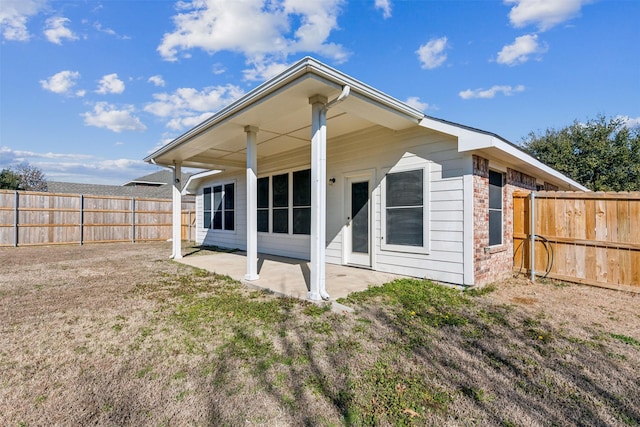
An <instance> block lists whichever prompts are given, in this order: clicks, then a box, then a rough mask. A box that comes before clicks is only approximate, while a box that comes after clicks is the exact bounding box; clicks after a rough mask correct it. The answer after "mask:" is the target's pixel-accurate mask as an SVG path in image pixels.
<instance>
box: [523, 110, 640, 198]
mask: <svg viewBox="0 0 640 427" xmlns="http://www.w3.org/2000/svg"><path fill="white" fill-rule="evenodd" d="M523 148H524V150H525V151H527V152H528V153H529V154H531V155H532V156H534V157H535V158H537V159H538V160H540V161H541V162H543V163H545V164H547V165H549V166H551V167H552V168H554V169H556V170H558V171H559V172H562V173H564V174H565V175H567V176H568V177H570V178H572V179H574V180H575V181H577V182H579V183H580V184H582V185H584V186H585V187H587V188H589V189H591V190H593V191H640V128H639V127H635V128H629V127H628V126H627V125H626V124H625V121H624V120H623V119H620V118H612V119H607V118H606V117H604V116H603V115H599V116H598V117H597V118H596V119H590V120H588V121H587V122H586V123H581V122H578V121H577V120H575V121H574V122H573V123H572V124H571V125H569V126H566V127H564V128H562V129H560V130H556V129H551V128H549V129H547V130H546V131H545V132H544V133H542V134H535V133H533V132H531V133H530V134H529V135H528V137H527V138H525V139H524V141H523Z"/></svg>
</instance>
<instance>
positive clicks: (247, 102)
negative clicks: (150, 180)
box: [144, 57, 424, 163]
mask: <svg viewBox="0 0 640 427" xmlns="http://www.w3.org/2000/svg"><path fill="white" fill-rule="evenodd" d="M307 73H311V74H315V75H317V76H319V77H321V78H324V79H325V80H328V81H330V82H332V83H335V84H337V85H339V86H340V87H344V86H347V85H348V86H350V88H351V91H352V92H354V93H360V94H361V95H364V96H365V97H366V98H369V99H371V100H372V101H374V102H377V103H379V104H381V105H384V106H385V107H387V108H390V109H392V110H394V111H396V112H397V113H399V114H401V115H404V116H405V117H407V119H408V120H412V121H414V122H415V123H418V122H419V121H420V120H421V119H422V118H423V117H424V113H422V112H421V111H419V110H417V109H415V108H413V107H411V106H409V105H407V104H405V103H403V102H401V101H398V100H397V99H395V98H392V97H390V96H389V95H386V94H384V93H383V92H380V91H379V90H377V89H374V88H373V87H371V86H368V85H366V84H364V83H362V82H360V81H358V80H356V79H354V78H352V77H349V76H348V75H346V74H344V73H342V72H340V71H338V70H336V69H334V68H331V67H329V66H327V65H325V64H323V63H321V62H320V61H317V60H316V59H313V58H311V57H305V58H303V59H302V60H300V61H298V62H297V63H296V64H294V65H292V66H291V67H290V68H288V69H287V70H285V71H284V72H283V73H281V74H280V75H278V76H276V77H274V78H272V79H271V80H268V81H266V82H265V83H263V84H261V85H260V86H258V87H256V88H255V89H253V90H251V91H250V92H248V93H247V94H246V95H244V96H243V97H241V98H240V99H238V100H236V101H235V102H233V103H231V104H229V105H228V106H227V107H225V108H223V109H222V110H220V111H219V112H217V113H215V114H214V115H213V116H211V117H210V118H209V119H207V120H205V121H204V122H202V123H200V124H199V125H197V126H195V127H194V128H192V129H190V130H188V131H187V132H185V133H184V134H182V135H181V136H179V137H178V138H176V139H174V140H173V141H171V142H169V143H168V144H167V145H165V146H163V147H161V148H160V149H158V150H156V151H155V152H154V153H152V154H151V155H149V156H147V157H146V158H145V159H144V161H145V162H148V163H155V160H154V159H156V158H157V157H159V156H162V155H164V154H166V153H168V152H169V151H171V150H173V149H174V148H176V147H178V146H180V145H182V144H183V143H185V142H187V141H189V140H190V139H192V138H194V137H196V136H198V135H200V134H201V133H203V132H204V131H206V130H207V129H209V128H211V127H212V126H215V125H216V124H218V123H220V122H222V121H224V120H225V119H227V118H228V117H230V116H233V115H235V114H237V113H239V112H240V111H242V110H244V109H247V108H250V107H251V105H253V104H254V103H256V102H258V101H259V100H260V99H262V98H264V97H266V96H268V95H269V94H271V93H273V92H274V91H276V90H278V89H279V88H281V87H283V86H285V85H287V84H289V83H291V82H293V81H295V80H296V79H298V78H300V77H301V76H303V75H304V74H307Z"/></svg>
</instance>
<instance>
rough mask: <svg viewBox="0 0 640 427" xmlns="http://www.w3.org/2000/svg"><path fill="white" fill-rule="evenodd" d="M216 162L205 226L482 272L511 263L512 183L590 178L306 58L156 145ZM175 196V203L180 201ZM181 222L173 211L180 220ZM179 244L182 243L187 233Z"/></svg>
mask: <svg viewBox="0 0 640 427" xmlns="http://www.w3.org/2000/svg"><path fill="white" fill-rule="evenodd" d="M145 160H146V161H148V162H152V163H154V164H158V165H165V166H168V167H171V168H173V170H174V173H179V172H180V170H181V167H185V166H186V167H195V168H203V169H207V170H208V172H204V173H202V174H197V175H194V176H192V177H191V178H190V179H189V181H188V182H187V184H186V185H185V186H184V188H183V187H182V186H181V185H177V184H176V185H174V195H175V197H176V199H175V200H179V195H180V191H181V190H183V189H184V191H185V193H189V194H195V195H196V209H197V212H198V218H197V230H198V231H197V238H196V241H197V242H199V243H202V244H207V245H217V246H221V247H228V248H240V249H242V250H246V251H247V270H246V271H247V274H246V276H245V279H246V280H255V279H257V277H258V271H257V253H258V252H261V253H268V254H276V255H282V256H287V257H293V258H302V259H309V260H310V270H311V278H310V292H309V298H310V299H312V300H318V299H321V298H324V299H326V298H328V295H327V294H326V291H325V263H334V264H344V265H353V266H358V267H363V268H369V269H373V270H378V271H384V272H390V273H397V274H404V275H408V276H415V277H426V278H429V279H433V280H436V281H440V282H446V283H451V284H456V285H464V286H471V285H478V286H481V285H484V284H486V283H489V282H492V281H495V280H497V279H499V278H502V277H504V276H505V275H508V274H509V273H510V272H511V271H512V265H513V264H512V255H513V239H512V230H513V227H512V209H513V202H512V196H511V195H512V193H513V191H514V190H515V189H518V188H524V189H531V190H535V189H536V188H539V187H543V188H546V189H560V190H583V191H584V190H586V188H585V187H583V186H581V185H580V184H578V183H577V182H575V181H573V180H571V179H569V178H567V177H566V176H564V175H562V174H561V173H559V172H557V171H556V170H554V169H552V168H550V167H548V166H546V165H544V164H542V163H540V162H539V161H537V160H536V159H534V158H532V157H531V156H529V155H527V154H526V153H524V152H523V151H522V150H520V149H519V148H518V147H516V146H515V145H513V144H511V143H509V142H508V141H506V140H504V139H503V138H501V137H499V136H498V135H495V134H493V133H489V132H485V131H481V130H478V129H473V128H470V127H467V126H462V125H459V124H455V123H451V122H448V121H444V120H439V119H435V118H433V117H429V116H426V115H425V114H424V113H423V112H421V111H418V110H416V109H415V108H413V107H411V106H409V105H407V104H404V103H402V102H400V101H398V100H396V99H394V98H392V97H390V96H388V95H386V94H384V93H382V92H380V91H378V90H376V89H375V88H373V87H371V86H368V85H366V84H364V83H362V82H360V81H358V80H356V79H354V78H352V77H349V76H347V75H345V74H343V73H342V72H340V71H338V70H336V69H333V68H331V67H329V66H327V65H325V64H323V63H321V62H319V61H317V60H315V59H313V58H304V59H302V60H300V61H299V62H297V63H296V64H294V65H293V66H291V67H290V68H289V69H287V70H286V71H285V72H283V73H282V74H280V75H278V76H277V77H275V78H273V79H271V80H269V81H267V82H266V83H264V84H262V85H260V86H258V87H257V88H255V89H254V90H252V91H251V92H249V93H247V94H246V95H245V96H243V97H242V98H240V99H239V100H237V101H236V102H234V103H232V104H231V105H229V106H227V107H226V108H224V109H222V110H221V111H219V112H218V113H216V114H214V115H213V116H212V117H211V118H209V119H208V120H206V121H204V122H203V123H201V124H200V125H198V126H196V127H194V128H193V129H191V130H189V131H188V132H186V133H185V134H184V135H182V136H180V137H178V138H177V139H175V140H174V141H172V142H170V143H169V144H167V145H166V146H164V147H162V148H161V149H159V150H158V151H156V152H155V153H153V154H151V155H150V156H148V157H147V158H146V159H145ZM174 205H175V204H174ZM174 227H175V224H174ZM173 256H174V257H178V258H179V257H181V255H180V247H179V245H177V244H176V245H175V246H174V253H173Z"/></svg>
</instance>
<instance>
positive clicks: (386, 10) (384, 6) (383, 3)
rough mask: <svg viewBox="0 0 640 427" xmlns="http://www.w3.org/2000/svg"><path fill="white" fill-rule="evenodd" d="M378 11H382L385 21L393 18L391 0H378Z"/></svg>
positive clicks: (376, 4)
mask: <svg viewBox="0 0 640 427" xmlns="http://www.w3.org/2000/svg"><path fill="white" fill-rule="evenodd" d="M375 6H376V9H380V10H382V17H383V18H384V19H387V18H391V0H376V3H375Z"/></svg>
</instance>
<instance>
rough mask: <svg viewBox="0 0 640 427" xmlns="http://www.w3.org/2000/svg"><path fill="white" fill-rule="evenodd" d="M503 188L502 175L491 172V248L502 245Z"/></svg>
mask: <svg viewBox="0 0 640 427" xmlns="http://www.w3.org/2000/svg"><path fill="white" fill-rule="evenodd" d="M502 187H503V177H502V174H501V173H500V172H494V171H489V246H495V245H501V244H502Z"/></svg>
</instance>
